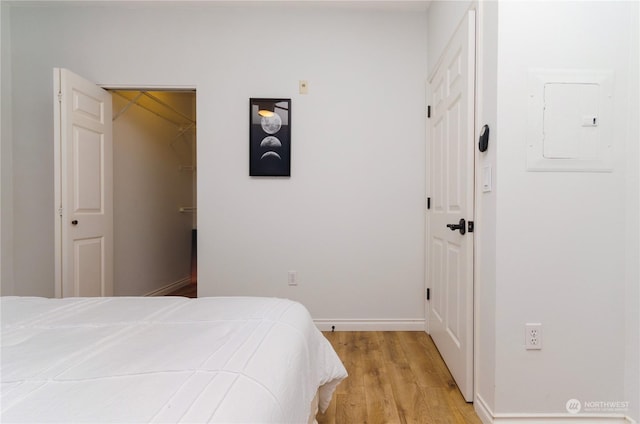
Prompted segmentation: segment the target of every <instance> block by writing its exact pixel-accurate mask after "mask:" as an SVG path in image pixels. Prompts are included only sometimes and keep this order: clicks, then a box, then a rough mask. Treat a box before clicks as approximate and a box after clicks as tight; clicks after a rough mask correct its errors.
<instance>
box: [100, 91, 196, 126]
mask: <svg viewBox="0 0 640 424" xmlns="http://www.w3.org/2000/svg"><path fill="white" fill-rule="evenodd" d="M111 92H112V93H113V94H116V95H118V96H120V97H122V98H123V99H125V100H127V104H126V105H125V106H124V107H123V108H122V109H120V110H119V111H118V112H116V113H114V115H113V119H112V120H113V121H115V120H116V119H118V118H119V117H120V116H122V115H123V114H124V113H126V112H127V110H129V108H130V107H131V106H133V105H136V106H139V107H141V108H142V109H145V110H146V111H148V112H151V113H152V114H154V115H156V116H158V117H159V118H162V119H164V120H165V121H167V122H171V123H172V124H173V125H175V126H177V127H178V128H179V130H180V134H179V135H182V134H184V133H185V132H187V131H189V130H191V129H195V127H196V121H195V119H193V118H191V117H190V116H187V115H186V114H184V113H182V112H181V111H179V110H177V109H176V108H174V107H173V106H171V105H170V104H168V103H166V102H165V101H163V100H162V99H161V98H160V97H159V96H158V93H157V92H153V91H129V90H113V91H111Z"/></svg>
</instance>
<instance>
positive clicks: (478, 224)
mask: <svg viewBox="0 0 640 424" xmlns="http://www.w3.org/2000/svg"><path fill="white" fill-rule="evenodd" d="M480 9H481V6H479V4H478V3H476V2H473V3H472V4H471V5H470V6H469V8H468V9H467V10H466V11H465V13H464V14H463V15H462V17H461V19H460V21H459V22H458V24H457V25H456V26H455V27H454V32H453V33H452V34H451V37H450V39H449V41H447V44H446V45H445V50H446V48H447V46H448V45H449V43H450V42H451V38H453V36H454V34H455V31H456V30H457V28H458V27H459V25H460V24H461V23H462V22H463V21H464V20H465V19H467V16H468V15H469V13H471V12H473V14H474V16H473V19H474V21H475V24H474V32H475V34H474V36H475V46H474V47H475V54H474V60H473V68H474V92H473V93H472V95H473V117H472V119H471V120H470V123H471V125H472V128H473V138H474V142H473V143H472V144H471V146H472V147H471V148H472V149H473V151H474V154H473V168H474V169H473V184H472V187H471V189H473V217H472V218H471V219H473V222H474V224H475V225H474V227H475V228H474V237H473V246H472V255H473V259H472V267H473V269H472V270H471V278H472V287H473V294H472V299H471V302H472V325H471V328H470V329H469V330H470V331H471V332H472V337H471V339H472V346H471V350H472V368H473V369H472V376H473V383H472V400H471V402H474V401H475V394H476V392H477V390H476V388H477V384H478V379H477V367H476V363H477V362H478V361H477V357H476V356H477V354H478V351H477V349H476V343H477V339H476V334H477V329H478V326H479V323H478V308H477V304H476V302H477V299H478V287H479V272H478V270H479V265H480V264H479V260H478V258H479V256H480V243H479V237H480V234H481V233H482V230H481V228H482V216H481V214H480V213H479V211H480V209H479V208H480V196H479V195H478V194H479V193H481V191H479V190H480V189H481V187H480V186H479V184H481V183H479V181H480V179H479V171H478V167H479V165H480V156H479V151H478V149H476V148H475V146H476V144H475V140H477V139H478V136H479V134H480V124H479V123H480V122H482V121H481V120H480V119H479V118H480V114H481V111H480V108H479V105H480V96H481V93H482V91H481V89H480V82H481V81H482V74H481V69H482V68H481V66H480V65H481V46H482V32H481V30H482V28H481V26H480V25H481V16H480V14H481V10H480ZM443 59H444V50H443V52H442V54H441V55H440V57H439V58H438V60H437V62H436V64H435V66H434V67H433V70H432V71H431V72H430V73H429V75H428V76H427V79H426V81H425V83H426V84H425V85H426V87H425V89H426V100H427V101H426V104H427V105H430V104H431V103H432V100H433V96H432V94H433V93H432V92H431V87H430V81H431V80H432V79H433V78H434V77H435V74H436V71H437V70H438V68H439V67H440V66H441V65H442V61H443ZM425 116H426V115H425ZM429 119H430V118H427V122H426V125H425V132H426V140H427V143H426V146H427V148H426V149H425V150H426V152H425V153H426V154H425V158H426V162H425V163H426V165H427V169H426V172H425V177H426V178H425V180H426V187H425V227H426V229H427V231H426V234H425V235H426V237H425V289H424V295H425V297H424V299H425V300H424V302H425V303H424V304H425V308H424V312H425V316H424V318H425V332H426V333H427V334H430V333H431V329H430V325H431V323H430V320H429V316H430V312H431V311H430V309H431V303H430V301H429V300H427V298H426V290H427V289H429V288H431V280H430V273H429V270H430V267H431V249H430V243H429V240H430V235H431V234H430V226H429V225H430V217H431V214H430V210H429V209H428V208H427V207H426V206H427V204H426V198H429V197H432V194H431V173H430V170H429V168H428V167H429V165H430V164H431V131H430V130H431V123H430V122H428V120H429ZM478 228H480V231H479V230H478Z"/></svg>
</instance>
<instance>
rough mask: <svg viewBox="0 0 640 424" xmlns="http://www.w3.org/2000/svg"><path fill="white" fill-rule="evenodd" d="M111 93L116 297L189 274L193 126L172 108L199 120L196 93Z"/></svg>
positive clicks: (164, 284)
mask: <svg viewBox="0 0 640 424" xmlns="http://www.w3.org/2000/svg"><path fill="white" fill-rule="evenodd" d="M112 93H113V114H114V117H115V120H114V122H113V145H114V246H115V249H114V250H115V295H116V296H140V295H146V294H150V293H154V292H156V291H158V290H160V289H162V288H164V287H167V286H169V285H171V284H173V283H177V282H180V281H185V282H186V281H188V279H189V276H190V267H191V260H190V256H191V229H192V228H195V214H194V213H191V212H180V208H182V207H192V206H195V198H194V195H193V193H194V192H195V178H194V177H195V174H194V171H193V170H192V165H193V163H194V155H195V128H189V124H188V123H187V122H188V120H186V119H183V118H180V117H179V116H178V115H177V114H176V113H175V112H174V111H172V110H171V109H170V108H172V109H175V110H177V111H179V112H181V113H182V114H183V115H186V116H187V117H190V118H191V119H192V120H193V121H195V92H189V93H181V92H152V93H149V94H151V95H152V96H153V97H154V98H156V99H158V100H159V101H160V102H162V103H165V104H166V105H168V106H169V107H170V108H167V107H165V106H163V105H162V104H161V103H160V102H157V101H154V100H153V99H152V98H150V97H149V96H146V95H142V96H139V97H138V102H139V103H130V101H129V100H127V99H125V98H124V97H122V96H123V95H124V96H125V97H127V98H129V99H131V98H134V97H136V96H137V95H138V94H139V92H112ZM118 93H121V94H118ZM127 105H129V107H127ZM141 105H142V106H141ZM143 106H145V107H146V109H145V108H144V107H143ZM149 109H150V110H149ZM171 121H172V122H171Z"/></svg>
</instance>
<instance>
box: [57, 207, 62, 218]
mask: <svg viewBox="0 0 640 424" xmlns="http://www.w3.org/2000/svg"><path fill="white" fill-rule="evenodd" d="M58 216H62V208H58Z"/></svg>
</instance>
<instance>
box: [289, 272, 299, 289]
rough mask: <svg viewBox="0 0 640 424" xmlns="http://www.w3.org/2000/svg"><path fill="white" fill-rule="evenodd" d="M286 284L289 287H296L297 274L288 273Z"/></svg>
mask: <svg viewBox="0 0 640 424" xmlns="http://www.w3.org/2000/svg"><path fill="white" fill-rule="evenodd" d="M288 282H289V285H290V286H297V285H298V273H297V272H296V271H289V279H288Z"/></svg>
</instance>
